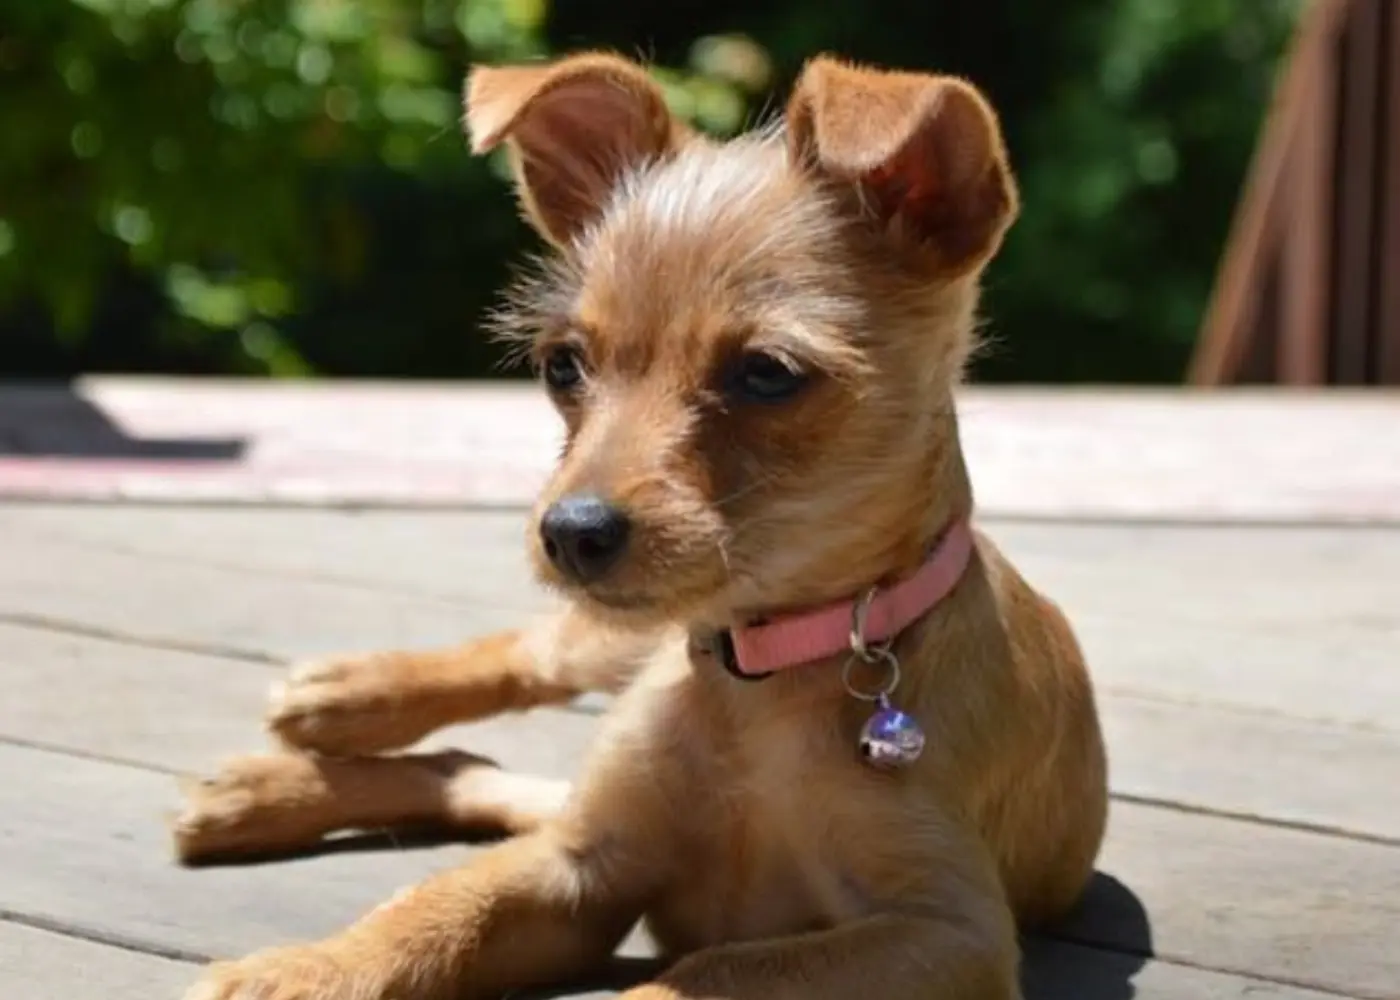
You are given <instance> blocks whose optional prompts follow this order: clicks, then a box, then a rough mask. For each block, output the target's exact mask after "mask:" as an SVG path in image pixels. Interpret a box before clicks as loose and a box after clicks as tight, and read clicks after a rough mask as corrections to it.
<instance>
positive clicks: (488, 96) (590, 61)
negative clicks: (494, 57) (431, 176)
mask: <svg viewBox="0 0 1400 1000" xmlns="http://www.w3.org/2000/svg"><path fill="white" fill-rule="evenodd" d="M464 103H465V105H466V114H465V119H464V124H465V126H466V130H467V134H468V138H469V140H470V142H471V148H472V152H474V153H486V152H489V151H490V150H492V149H494V148H496V147H497V146H499V145H500V144H501V143H502V142H505V143H506V144H507V148H508V149H509V150H510V155H511V164H512V167H513V170H514V173H515V180H516V186H517V188H518V190H519V192H520V197H521V201H522V203H523V205H524V208H525V212H526V215H527V216H528V218H529V219H530V221H531V223H532V224H533V225H534V226H535V228H536V229H537V230H539V232H540V234H541V235H542V236H544V237H545V238H546V239H547V240H549V241H550V242H552V243H554V244H555V245H556V246H563V245H566V244H567V243H568V242H569V240H570V239H571V238H572V237H573V236H574V235H575V234H576V233H577V232H578V231H579V229H580V228H581V227H583V226H585V225H587V224H588V223H589V222H590V221H592V220H593V219H594V218H595V217H596V216H597V214H598V213H599V212H600V211H601V210H602V208H603V206H604V204H605V203H606V201H607V199H608V197H609V195H610V194H611V193H612V191H613V189H614V188H615V187H616V185H617V183H618V181H619V180H620V179H621V178H622V177H623V176H624V175H625V174H626V173H627V172H628V171H629V170H632V169H635V168H636V167H637V166H639V165H641V164H642V163H644V162H646V161H648V160H654V159H657V158H661V157H664V156H666V155H667V154H669V153H670V152H672V151H673V150H674V148H675V146H676V145H677V143H678V142H679V140H680V138H681V136H682V134H683V131H684V127H683V126H682V125H681V123H680V122H679V121H677V120H676V119H675V118H674V117H673V116H672V115H671V113H670V110H669V109H668V108H667V106H666V100H665V97H664V95H663V94H662V91H661V89H660V87H658V86H657V84H656V83H655V82H654V81H653V80H652V79H651V77H650V76H648V75H647V73H646V71H645V70H644V69H642V67H640V66H638V65H637V64H636V63H632V62H629V61H627V60H625V59H622V58H619V57H617V56H613V55H608V54H605V53H588V54H584V55H577V56H570V57H568V58H565V59H561V60H558V61H556V62H551V63H540V64H536V65H518V66H491V67H487V66H482V67H475V68H474V69H473V70H472V71H471V73H469V74H468V76H467V82H466V88H465V101H464Z"/></svg>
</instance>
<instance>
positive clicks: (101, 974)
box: [0, 920, 196, 1000]
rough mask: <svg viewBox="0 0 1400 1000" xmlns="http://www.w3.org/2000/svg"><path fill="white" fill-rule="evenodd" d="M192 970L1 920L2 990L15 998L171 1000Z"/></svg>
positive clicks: (138, 953)
mask: <svg viewBox="0 0 1400 1000" xmlns="http://www.w3.org/2000/svg"><path fill="white" fill-rule="evenodd" d="M195 972H196V969H195V968H194V967H193V966H191V965H189V964H188V963H185V962H176V961H172V960H170V959H168V958H161V957H158V956H156V955H148V954H144V953H142V952H138V951H131V950H128V949H125V948H115V947H111V946H109V945H102V944H98V943H96V942H93V941H84V940H81V939H79V938H73V937H68V936H66V935H63V934H58V933H54V932H52V931H47V930H40V929H38V928H35V927H25V926H23V925H20V924H14V923H8V922H6V921H4V920H0V991H2V992H4V994H5V995H6V996H9V997H14V998H15V1000H74V997H101V998H102V1000H155V998H157V997H167V998H170V1000H174V998H175V997H178V996H179V995H180V993H181V992H182V991H183V990H184V989H185V988H186V987H187V986H188V985H189V983H191V982H192V981H193V980H194V976H195Z"/></svg>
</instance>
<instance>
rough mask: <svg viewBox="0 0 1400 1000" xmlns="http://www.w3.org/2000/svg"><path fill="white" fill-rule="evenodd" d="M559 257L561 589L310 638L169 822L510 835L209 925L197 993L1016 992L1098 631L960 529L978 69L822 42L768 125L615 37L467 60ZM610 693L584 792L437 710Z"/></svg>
mask: <svg viewBox="0 0 1400 1000" xmlns="http://www.w3.org/2000/svg"><path fill="white" fill-rule="evenodd" d="M465 121H466V126H467V129H468V131H469V133H470V137H471V144H472V147H473V149H474V150H475V151H476V152H479V153H484V152H486V151H489V150H491V149H493V148H495V147H497V146H501V145H504V146H505V148H506V149H507V150H508V151H509V154H510V158H511V162H512V164H513V168H514V173H515V177H516V179H517V181H518V188H519V194H520V198H521V202H522V204H523V207H524V211H525V213H526V215H527V216H528V218H529V220H530V222H531V223H532V224H533V225H534V226H535V227H536V228H537V229H538V231H539V232H540V233H541V234H542V235H543V237H544V238H545V239H546V241H547V242H548V243H549V244H551V245H552V255H551V256H550V257H549V258H548V260H547V261H546V262H545V263H544V264H543V266H542V267H541V268H540V269H539V272H538V273H537V274H536V275H534V276H533V277H531V278H529V279H527V280H525V281H524V282H523V283H522V284H521V285H520V286H519V287H518V288H517V289H516V292H515V294H514V295H513V296H512V297H511V299H510V301H509V304H508V306H507V307H506V308H505V309H503V310H502V314H501V316H500V323H499V325H500V327H501V328H502V330H503V331H504V332H505V333H506V334H507V335H508V336H510V337H511V338H513V339H514V340H515V341H516V342H517V343H518V344H519V345H520V346H521V348H522V350H524V351H525V352H527V353H528V354H529V356H530V357H531V358H532V359H533V361H534V363H535V365H536V366H537V368H538V370H539V372H540V377H541V379H542V381H543V383H544V386H545V388H546V391H547V392H548V393H549V396H550V398H551V399H552V400H553V402H554V404H555V406H556V407H557V408H558V411H559V413H560V415H561V416H562V419H563V422H564V423H565V425H566V427H567V435H566V444H565V447H564V449H563V453H562V456H561V457H560V460H559V462H558V465H557V468H556V470H555V471H554V474H553V477H552V479H551V480H550V482H549V484H548V486H547V487H546V488H545V490H544V491H543V494H542V496H541V497H540V499H539V502H538V505H537V506H536V508H535V510H534V512H533V514H532V517H531V531H530V532H529V545H530V549H531V552H532V554H533V560H534V563H535V565H536V567H537V570H538V574H539V576H540V578H541V580H542V581H543V582H544V584H546V585H547V586H548V587H549V588H551V589H553V590H555V591H557V592H559V593H561V594H562V595H564V597H565V598H566V600H567V605H568V610H566V611H565V612H563V614H562V615H561V616H560V617H558V618H556V619H555V620H553V621H551V622H549V623H547V624H546V625H544V626H542V627H541V628H539V629H536V630H532V631H530V632H525V633H513V632H511V633H502V634H498V635H493V636H489V637H486V638H484V639H481V640H479V641H477V642H474V643H471V644H468V645H467V646H465V647H463V648H461V649H457V650H447V651H436V652H424V653H404V652H400V653H388V654H383V655H379V656H372V657H367V658H363V659H348V660H341V661H332V662H329V663H325V664H321V665H319V666H313V667H311V668H306V669H303V670H301V671H299V672H297V673H294V675H293V677H292V680H291V683H290V685H289V687H288V689H287V690H286V691H285V692H284V693H283V694H282V695H281V696H280V697H279V698H278V699H277V700H276V701H275V703H274V706H273V710H272V716H271V725H272V728H273V730H274V731H275V732H276V733H277V734H279V735H280V736H281V737H282V738H283V740H284V741H286V742H287V743H290V744H291V745H292V746H293V747H295V748H301V749H302V750H311V751H317V752H319V753H318V754H317V755H297V754H295V753H287V754H282V755H269V756H265V757H258V758H250V759H246V760H242V761H237V762H234V763H233V764H232V765H230V767H229V768H228V770H226V771H225V772H224V773H222V774H221V775H219V776H217V777H216V778H214V779H213V780H212V781H210V782H207V783H205V784H204V785H202V786H199V787H197V788H196V789H195V790H194V793H193V800H192V802H191V803H190V807H189V810H188V811H187V813H186V814H185V815H184V816H183V817H182V818H181V819H180V821H179V823H178V825H177V829H176V842H177V850H178V851H179V853H180V855H181V857H182V858H184V859H185V860H187V861H192V860H198V859H200V858H203V857H206V856H210V855H213V854H218V853H227V852H237V851H244V852H248V851H257V850H265V849H269V848H287V847H295V846H299V845H304V844H307V843H309V842H311V841H314V840H315V839H316V838H318V837H320V836H322V835H324V834H325V833H327V832H328V831H330V830H333V829H340V828H347V827H375V826H403V825H405V824H409V823H418V822H422V821H439V822H441V821H446V822H449V823H455V824H457V825H459V826H461V827H463V828H466V827H479V826H482V825H486V826H496V827H500V828H503V829H504V830H506V831H508V832H509V833H512V834H514V836H511V837H508V838H507V839H505V840H503V841H500V842H499V843H498V844H497V845H495V846H492V847H490V848H487V849H485V850H484V851H483V852H482V853H480V854H479V855H477V856H476V857H475V858H474V860H472V861H471V862H470V863H468V864H466V865H465V866H463V867H462V868H460V869H458V870H455V871H450V872H447V873H445V874H441V875H438V876H437V877H435V878H432V879H430V880H428V881H427V882H424V883H423V884H421V885H419V886H417V887H415V888H412V889H410V890H408V891H406V892H405V893H403V894H401V895H400V896H399V897H397V898H396V899H394V900H392V901H390V902H389V903H386V904H385V905H383V906H381V907H380V908H379V909H377V910H375V911H373V912H372V913H370V914H369V915H367V916H365V917H363V918H362V919H361V920H360V921H359V922H358V923H355V924H353V925H352V926H350V927H349V928H348V929H346V930H344V931H343V932H342V933H340V934H338V935H336V936H334V937H332V938H330V939H328V940H324V941H319V942H315V943H309V944H300V945H293V946H289V947H283V948H277V949H273V950H269V951H265V952H262V953H259V954H254V955H253V956H251V957H249V958H245V959H243V960H241V961H235V962H229V963H219V964H216V965H214V966H212V967H211V968H210V969H208V970H207V972H206V974H205V975H204V978H203V979H202V980H201V981H200V982H199V983H198V984H197V985H196V986H195V987H194V989H193V990H192V992H191V993H189V994H188V997H189V1000H342V998H345V1000H349V998H354V1000H459V998H477V997H482V998H486V997H495V996H500V995H501V994H504V993H507V992H510V991H512V990H515V989H519V988H524V987H529V986H533V985H539V984H549V983H554V982H558V981H560V980H564V979H567V978H571V977H575V976H579V975H582V974H587V973H589V972H590V971H591V970H595V969H597V968H599V967H600V966H601V965H602V964H603V963H605V962H606V960H607V959H608V958H609V956H610V955H611V953H612V951H613V950H614V948H615V947H616V946H617V945H618V943H619V942H620V940H621V939H622V938H623V937H624V936H625V935H626V933H627V932H628V931H629V930H630V929H631V928H632V927H633V926H634V925H635V924H636V922H637V921H638V920H645V922H646V925H647V927H648V928H649V930H650V932H651V934H652V936H653V938H654V939H655V940H656V941H657V942H658V944H659V945H660V946H661V947H662V949H663V950H664V952H665V953H666V955H667V956H668V959H669V960H670V961H669V963H668V965H667V967H666V969H665V971H664V972H663V973H661V974H660V975H659V978H657V979H656V980H655V981H653V982H650V983H648V984H646V985H644V986H641V987H638V988H635V989H632V990H630V991H629V992H627V993H626V994H625V996H626V997H627V998H629V1000H682V998H684V1000H702V998H703V1000H721V998H723V1000H750V998H753V1000H759V998H761V1000H779V998H799V997H800V998H805V1000H810V998H831V1000H847V998H850V997H854V996H858V995H873V996H879V997H882V998H885V1000H923V998H928V1000H934V998H938V1000H952V998H969V1000H970V998H977V1000H992V998H996V1000H1003V998H1010V997H1015V996H1017V995H1018V994H1019V987H1018V951H1017V930H1018V926H1020V927H1027V926H1032V925H1034V924H1037V923H1040V922H1043V921H1046V920H1049V919H1052V918H1054V917H1056V916H1057V915H1060V914H1062V913H1063V912H1064V911H1065V910H1066V909H1067V908H1069V907H1070V906H1071V905H1072V904H1074V903H1075V902H1076V900H1077V899H1078V897H1079V896H1080V894H1081V892H1082V890H1083V888H1084V886H1085V884H1086V882H1087V879H1088V877H1089V875H1090V874H1091V871H1092V868H1093V864H1094V860H1095V857H1096V854H1097V852H1098V850H1099V846H1100V841H1101V838H1102V835H1103V830H1104V825H1105V814H1106V788H1105V767H1106V764H1105V755H1104V749H1103V745H1102V740H1101V736H1100V730H1099V724H1098V719H1097V715H1096V709H1095V705H1094V698H1093V693H1092V690H1091V686H1090V681H1089V678H1088V676H1087V673H1086V670H1085V667H1084V664H1083V661H1082V657H1081V652H1080V649H1079V647H1078V645H1077V642H1076V639H1075V637H1074V635H1073V633H1072V631H1071V628H1070V626H1069V625H1068V624H1067V622H1066V620H1065V618H1064V617H1063V616H1062V614H1061V613H1060V612H1059V610H1058V609H1057V608H1056V607H1055V605H1053V604H1052V603H1050V602H1049V601H1048V600H1046V599H1045V598H1044V597H1042V596H1040V595H1039V594H1038V593H1036V592H1035V591H1034V590H1033V589H1032V588H1031V587H1030V586H1029V585H1028V584H1027V583H1026V582H1025V581H1024V580H1023V579H1022V578H1021V577H1020V576H1019V575H1018V574H1017V572H1016V570H1015V569H1014V568H1012V566H1011V565H1010V564H1009V563H1008V562H1007V560H1006V559H1005V558H1004V557H1003V556H1002V555H1001V554H1000V553H999V552H998V550H997V548H996V547H995V546H994V545H993V543H992V542H991V541H989V540H988V539H987V538H986V537H985V536H983V535H982V534H980V533H979V532H977V531H976V530H975V529H973V528H972V527H971V526H970V523H969V519H970V518H971V516H972V514H973V496H972V490H971V487H970V484H969V478H968V473H967V470H966V467H965V464H964V460H963V454H962V451H961V449H960V446H959V437H958V424H957V415H956V410H955V407H954V393H955V390H956V387H957V386H958V384H959V381H960V378H961V373H962V371H963V368H964V364H965V361H966V359H967V357H968V355H969V352H970V350H971V348H972V346H973V342H974V326H975V315H976V307H977V301H978V286H979V280H980V276H981V273H982V271H983V269H984V268H985V266H986V265H987V263H988V261H989V260H990V259H991V258H992V257H993V255H994V254H995V253H996V251H997V249H998V247H999V245H1000V243H1001V240H1002V238H1003V235H1004V233H1005V231H1006V230H1007V228H1008V226H1009V225H1010V224H1011V223H1012V220H1013V218H1014V217H1015V215H1016V213H1017V210H1018V198H1017V193H1016V189H1015V185H1014V181H1013V178H1012V174H1011V171H1010V168H1009V167H1008V164H1007V158H1006V153H1005V150H1004V147H1003V141H1002V137H1001V134H1000V130H999V126H998V123H997V120H996V118H995V116H994V114H993V112H992V110H991V109H990V107H989V106H988V104H987V102H986V101H985V100H984V99H983V97H982V96H981V95H980V94H979V93H978V91H977V90H976V89H974V88H973V87H972V86H970V85H969V84H968V83H966V82H964V81H962V80H958V79H953V78H949V77H945V76H934V75H924V74H918V73H905V72H891V71H884V70H876V69H870V68H862V67H857V66H853V65H849V64H846V63H843V62H839V61H836V60H833V59H830V58H825V57H822V58H817V59H814V60H812V61H811V62H810V63H809V64H808V65H807V66H806V67H805V69H804V71H803V73H802V74H801V78H800V80H799V82H798V83H797V86H796V88H795V91H794V93H793V94H792V96H791V99H790V101H789V103H788V105H787V108H786V112H785V114H784V116H783V120H782V121H781V122H780V123H778V125H777V126H775V127H773V128H768V129H762V130H758V131H755V132H753V133H751V134H747V135H744V136H742V137H740V138H737V139H734V140H732V141H729V142H724V143H720V142H716V141H713V140H711V139H709V138H707V137H704V136H702V135H699V134H696V133H694V132H692V131H691V130H690V129H688V128H687V127H686V126H685V125H684V124H683V123H681V122H680V121H678V120H677V119H675V118H673V117H672V116H671V114H670V113H669V112H668V111H667V106H666V103H665V101H664V100H663V97H662V93H661V91H660V90H659V89H658V88H657V86H656V85H655V84H654V83H653V82H652V81H651V79H650V78H649V76H648V75H647V73H646V72H645V71H644V70H643V69H642V68H641V67H639V66H637V65H634V64H632V63H630V62H628V61H625V60H622V59H619V58H616V57H613V56H611V55H606V54H584V55H578V56H574V57H570V58H566V59H563V60H561V61H558V62H555V63H551V64H541V65H531V66H516V67H504V68H499V67H498V68H481V69H477V70H475V71H474V72H473V74H472V75H471V76H470V78H469V80H468V86H467V94H466V118H465ZM588 690H602V691H613V692H617V693H619V697H618V698H617V699H616V701H615V704H614V707H613V708H612V710H611V712H610V714H609V716H608V718H607V720H606V722H605V724H604V726H603V729H602V733H601V736H600V738H599V739H598V742H597V745H596V747H595V748H594V750H593V751H592V754H591V756H590V758H589V759H588V760H587V762H586V763H585V765H584V767H583V768H582V773H581V776H580V778H579V780H578V781H577V782H576V783H575V784H574V786H573V787H572V788H569V787H567V786H562V785H559V784H557V783H553V782H547V781H543V780H542V779H535V778H529V777H525V776H518V775H511V774H508V773H505V772H502V771H499V770H497V769H495V768H494V767H492V766H490V765H489V763H488V762H485V761H482V760H480V759H478V758H474V757H472V756H470V755H468V754H464V753H446V754H427V755H412V754H409V755H396V756H385V757H367V756H366V755H368V754H373V753H376V752H378V751H385V750H390V749H395V748H401V747H404V746H407V745H408V744H410V743H412V742H414V741H415V740H417V739H418V738H419V737H421V736H423V735H424V734H425V733H427V732H429V731H431V730H433V729H435V728H437V727H440V726H443V725H446V724H448V723H452V722H457V721H463V720H468V719H473V718H480V717H482V716H484V715H488V714H491V713H495V712H501V711H506V710H521V709H525V708H528V707H530V706H533V705H541V704H547V703H554V702H560V701H564V700H567V699H569V698H572V697H573V696H575V695H576V694H578V693H579V692H581V691H588Z"/></svg>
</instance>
